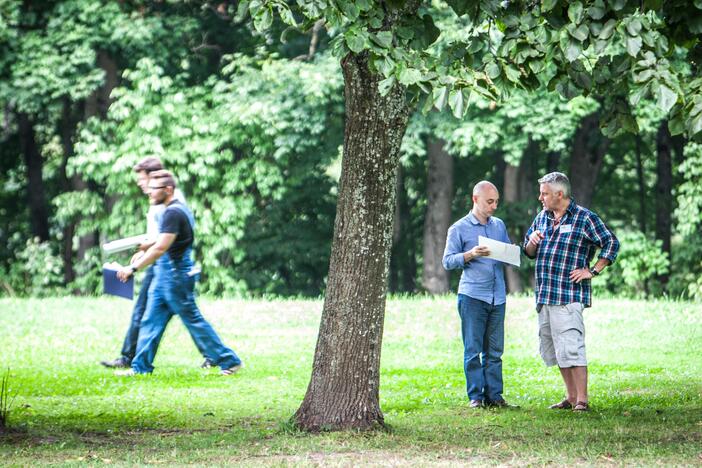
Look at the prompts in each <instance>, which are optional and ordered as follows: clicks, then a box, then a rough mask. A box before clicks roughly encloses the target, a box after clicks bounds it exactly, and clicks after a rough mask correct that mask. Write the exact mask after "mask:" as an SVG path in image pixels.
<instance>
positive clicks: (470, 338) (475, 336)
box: [458, 294, 490, 401]
mask: <svg viewBox="0 0 702 468" xmlns="http://www.w3.org/2000/svg"><path fill="white" fill-rule="evenodd" d="M488 307H490V305H489V304H487V303H485V302H483V301H479V300H477V299H473V298H472V297H468V296H466V295H464V294H459V295H458V313H459V315H460V317H461V334H462V337H463V371H464V372H465V375H466V393H467V394H468V398H469V399H471V400H477V401H483V400H485V396H486V395H485V392H484V389H485V376H484V375H483V366H482V364H481V362H480V353H481V352H482V351H483V339H484V337H485V328H486V324H487V315H488V311H487V308H488ZM483 359H485V358H484V357H483Z"/></svg>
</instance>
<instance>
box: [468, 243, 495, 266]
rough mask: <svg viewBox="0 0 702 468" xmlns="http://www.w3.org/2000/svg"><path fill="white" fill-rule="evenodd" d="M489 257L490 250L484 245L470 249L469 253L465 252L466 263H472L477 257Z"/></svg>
mask: <svg viewBox="0 0 702 468" xmlns="http://www.w3.org/2000/svg"><path fill="white" fill-rule="evenodd" d="M487 255H490V249H488V248H487V247H486V246H484V245H476V246H475V247H473V248H472V249H470V250H469V251H468V252H463V261H464V262H465V263H468V262H470V261H471V260H473V259H474V258H475V257H485V256H487Z"/></svg>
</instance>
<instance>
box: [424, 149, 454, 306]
mask: <svg viewBox="0 0 702 468" xmlns="http://www.w3.org/2000/svg"><path fill="white" fill-rule="evenodd" d="M445 145H446V142H445V141H443V140H432V141H430V142H429V143H428V145H427V154H428V156H429V168H428V171H427V210H426V213H425V215H424V236H423V249H422V252H423V258H424V268H423V269H422V287H423V288H424V289H425V290H426V291H427V292H428V293H429V294H443V293H446V292H448V290H449V274H448V271H446V270H445V269H444V266H443V264H442V258H443V255H444V248H445V247H446V233H447V231H448V228H449V226H450V225H451V202H452V201H453V157H451V155H450V154H448V152H446V150H445V149H444V147H445Z"/></svg>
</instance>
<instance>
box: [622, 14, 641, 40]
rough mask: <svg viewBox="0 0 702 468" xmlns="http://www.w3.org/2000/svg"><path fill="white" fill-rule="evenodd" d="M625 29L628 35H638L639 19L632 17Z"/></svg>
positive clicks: (639, 28) (639, 29) (639, 30)
mask: <svg viewBox="0 0 702 468" xmlns="http://www.w3.org/2000/svg"><path fill="white" fill-rule="evenodd" d="M626 30H627V31H628V32H629V34H630V35H632V36H638V35H639V33H640V32H641V21H639V20H637V19H636V18H634V19H633V20H631V21H629V23H627V25H626Z"/></svg>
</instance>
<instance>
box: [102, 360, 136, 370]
mask: <svg viewBox="0 0 702 468" xmlns="http://www.w3.org/2000/svg"><path fill="white" fill-rule="evenodd" d="M100 364H102V365H103V366H105V367H107V368H110V369H117V368H126V367H131V366H132V363H131V362H130V361H129V360H128V359H127V358H125V357H118V358H117V359H115V360H114V361H100Z"/></svg>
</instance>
